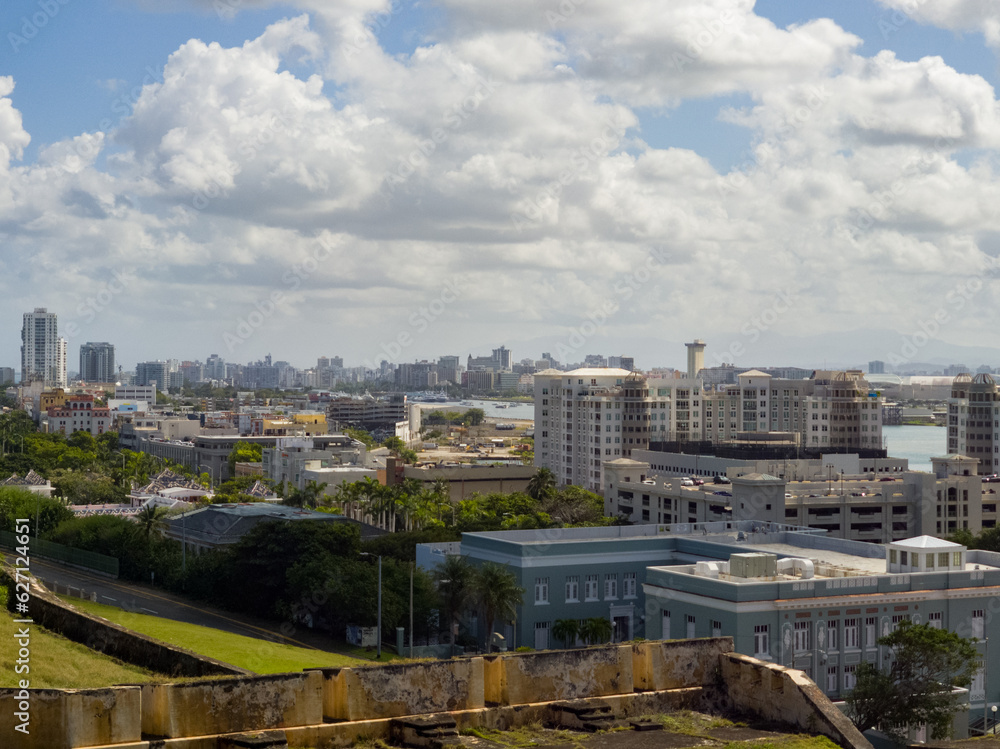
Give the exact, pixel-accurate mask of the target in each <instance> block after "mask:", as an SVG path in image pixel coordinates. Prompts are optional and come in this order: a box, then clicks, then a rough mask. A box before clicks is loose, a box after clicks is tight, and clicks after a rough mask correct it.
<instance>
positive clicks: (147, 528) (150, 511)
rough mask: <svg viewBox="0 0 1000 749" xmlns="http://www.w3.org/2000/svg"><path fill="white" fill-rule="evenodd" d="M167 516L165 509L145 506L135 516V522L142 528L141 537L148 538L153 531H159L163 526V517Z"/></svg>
mask: <svg viewBox="0 0 1000 749" xmlns="http://www.w3.org/2000/svg"><path fill="white" fill-rule="evenodd" d="M166 514H167V508H166V507H157V506H156V505H151V504H150V505H146V506H145V507H143V508H142V509H141V510H139V513H138V514H137V515H136V516H135V520H136V522H137V523H138V524H139V526H140V527H141V528H142V532H143V535H145V536H146V538H149V535H150V534H151V533H152V532H153V531H154V530H159V529H160V527H161V526H162V525H163V516H164V515H166Z"/></svg>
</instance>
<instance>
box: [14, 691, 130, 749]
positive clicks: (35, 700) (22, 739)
mask: <svg viewBox="0 0 1000 749" xmlns="http://www.w3.org/2000/svg"><path fill="white" fill-rule="evenodd" d="M18 691H19V690H17V689H0V736H2V737H3V738H2V740H0V745H2V746H3V747H4V749H22V747H24V748H32V749H33V748H34V747H45V749H73V748H74V747H81V746H94V745H97V744H121V743H124V742H128V741H138V740H139V739H141V738H142V735H141V733H140V728H141V727H140V715H141V705H140V700H141V692H140V689H139V688H138V687H114V688H112V689H32V690H30V691H29V694H30V700H29V702H30V715H31V720H30V725H29V730H30V732H31V733H30V734H28V735H27V736H26V735H24V734H23V733H21V732H19V731H15V730H14V726H15V725H17V724H19V723H21V721H20V720H18V719H16V718H15V717H14V713H16V712H18V711H19V710H18V707H17V705H18V702H19V700H18Z"/></svg>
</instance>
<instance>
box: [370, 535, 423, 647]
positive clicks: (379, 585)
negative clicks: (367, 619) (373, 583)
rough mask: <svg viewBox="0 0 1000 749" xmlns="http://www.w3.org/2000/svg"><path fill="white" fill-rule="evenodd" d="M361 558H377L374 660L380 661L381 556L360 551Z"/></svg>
mask: <svg viewBox="0 0 1000 749" xmlns="http://www.w3.org/2000/svg"><path fill="white" fill-rule="evenodd" d="M361 556H363V557H377V558H378V626H377V627H376V629H375V636H376V649H375V658H376V659H381V658H382V555H381V554H369V553H368V552H367V551H362V552H361ZM410 636H411V637H412V636H413V635H412V633H411V635H410Z"/></svg>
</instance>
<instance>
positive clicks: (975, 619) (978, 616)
mask: <svg viewBox="0 0 1000 749" xmlns="http://www.w3.org/2000/svg"><path fill="white" fill-rule="evenodd" d="M972 636H973V637H975V638H976V639H977V640H982V639H983V610H982V609H976V610H975V611H973V612H972Z"/></svg>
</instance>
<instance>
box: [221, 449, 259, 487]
mask: <svg viewBox="0 0 1000 749" xmlns="http://www.w3.org/2000/svg"><path fill="white" fill-rule="evenodd" d="M263 459H264V448H263V446H262V445H257V444H254V443H252V442H237V443H236V446H235V447H233V449H232V450H231V451H230V452H229V475H230V476H234V475H235V474H236V464H237V463H260V462H261V460H263ZM220 478H221V477H220Z"/></svg>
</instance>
